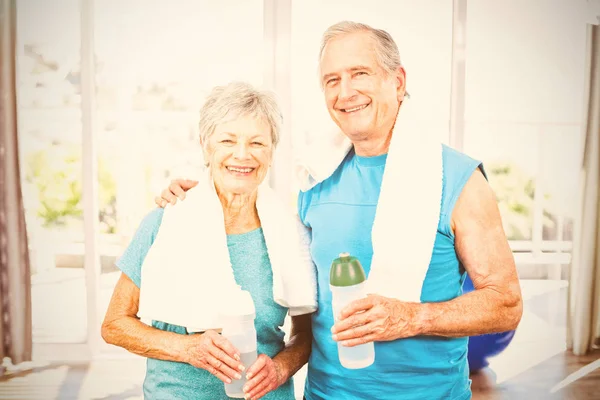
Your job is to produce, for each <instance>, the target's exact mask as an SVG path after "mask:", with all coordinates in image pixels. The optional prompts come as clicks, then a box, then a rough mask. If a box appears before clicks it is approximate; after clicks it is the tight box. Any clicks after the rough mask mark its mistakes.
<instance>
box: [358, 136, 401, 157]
mask: <svg viewBox="0 0 600 400" xmlns="http://www.w3.org/2000/svg"><path fill="white" fill-rule="evenodd" d="M391 138H392V134H391V132H390V134H389V135H387V136H385V137H384V138H382V139H379V140H372V139H371V140H365V141H360V142H356V143H352V144H353V145H354V152H355V153H356V155H358V156H361V157H375V156H380V155H382V154H387V152H388V150H389V148H390V141H391Z"/></svg>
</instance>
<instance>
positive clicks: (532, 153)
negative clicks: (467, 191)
mask: <svg viewBox="0 0 600 400" xmlns="http://www.w3.org/2000/svg"><path fill="white" fill-rule="evenodd" d="M464 143H465V147H464V150H465V152H466V153H467V154H469V155H470V156H471V157H474V158H476V159H478V160H481V161H483V165H484V168H485V170H486V172H487V175H488V178H489V182H490V185H491V187H492V189H493V190H494V192H495V194H496V197H497V199H498V207H499V208H500V213H501V215H502V222H503V224H504V230H505V231H506V235H507V236H508V239H509V240H529V239H531V229H532V224H533V213H534V210H533V194H534V189H535V185H534V181H533V178H534V176H535V173H536V168H537V164H538V156H539V154H538V153H539V152H538V147H539V146H538V129H537V127H535V126H532V125H528V124H510V123H506V124H500V123H489V124H486V123H473V122H467V123H466V126H465V141H464Z"/></svg>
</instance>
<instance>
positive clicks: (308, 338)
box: [273, 331, 312, 383]
mask: <svg viewBox="0 0 600 400" xmlns="http://www.w3.org/2000/svg"><path fill="white" fill-rule="evenodd" d="M311 346H312V334H311V332H310V331H300V332H297V333H295V334H293V335H292V336H291V337H290V340H289V341H288V342H287V344H286V346H285V348H284V349H283V350H282V351H280V352H279V354H277V355H276V356H275V357H274V358H273V361H275V362H277V363H278V364H279V365H280V366H281V373H282V377H281V378H282V383H283V382H286V381H287V380H288V379H290V378H291V377H292V376H294V374H295V373H296V372H298V370H299V369H300V368H302V366H303V365H304V364H306V363H307V362H308V358H309V357H310V350H311Z"/></svg>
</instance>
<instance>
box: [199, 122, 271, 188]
mask: <svg viewBox="0 0 600 400" xmlns="http://www.w3.org/2000/svg"><path fill="white" fill-rule="evenodd" d="M206 141H207V143H203V147H204V157H205V159H206V161H208V162H209V163H210V164H209V165H210V168H211V172H212V176H213V180H214V182H215V187H216V188H217V190H218V191H219V192H221V193H231V194H249V193H252V192H253V191H254V190H256V189H257V188H258V185H260V184H261V182H262V181H263V179H265V176H266V175H267V171H268V169H269V167H270V165H271V160H272V158H273V140H272V138H271V130H270V128H269V125H268V124H267V123H266V122H264V121H263V120H261V119H258V118H256V117H253V116H243V117H239V118H236V119H234V120H232V121H229V122H224V123H222V124H219V125H217V127H216V128H215V131H214V132H213V134H212V135H210V136H209V137H208V138H207V139H206Z"/></svg>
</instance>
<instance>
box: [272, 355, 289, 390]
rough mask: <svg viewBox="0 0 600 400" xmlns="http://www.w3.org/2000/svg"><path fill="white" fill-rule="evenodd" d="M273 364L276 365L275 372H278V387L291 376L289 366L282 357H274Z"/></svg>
mask: <svg viewBox="0 0 600 400" xmlns="http://www.w3.org/2000/svg"><path fill="white" fill-rule="evenodd" d="M273 364H274V365H275V373H276V374H277V387H279V386H281V385H283V384H284V383H285V382H287V380H288V379H289V378H290V376H288V375H290V371H289V368H286V367H287V366H286V365H285V363H284V362H283V361H281V359H276V358H275V359H273Z"/></svg>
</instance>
